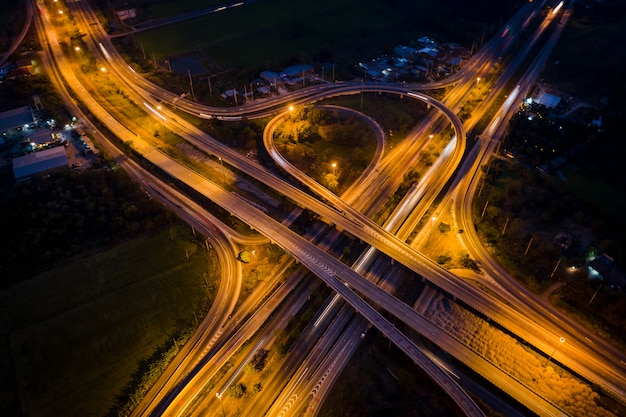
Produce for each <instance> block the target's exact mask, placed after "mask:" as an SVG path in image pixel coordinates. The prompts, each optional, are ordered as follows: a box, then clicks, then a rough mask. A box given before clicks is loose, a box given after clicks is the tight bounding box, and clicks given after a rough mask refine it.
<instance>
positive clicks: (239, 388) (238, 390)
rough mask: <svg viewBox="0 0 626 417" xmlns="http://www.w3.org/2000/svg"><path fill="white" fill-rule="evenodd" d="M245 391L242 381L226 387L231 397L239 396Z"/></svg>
mask: <svg viewBox="0 0 626 417" xmlns="http://www.w3.org/2000/svg"><path fill="white" fill-rule="evenodd" d="M245 393H246V386H245V385H244V384H242V383H239V384H237V385H231V386H230V387H228V394H229V395H230V396H231V397H233V398H237V399H239V398H241V397H243V396H244V394H245Z"/></svg>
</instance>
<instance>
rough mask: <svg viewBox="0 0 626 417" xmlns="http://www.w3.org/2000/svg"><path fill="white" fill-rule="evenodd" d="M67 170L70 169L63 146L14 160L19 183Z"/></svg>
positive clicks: (14, 172) (14, 173) (16, 177)
mask: <svg viewBox="0 0 626 417" xmlns="http://www.w3.org/2000/svg"><path fill="white" fill-rule="evenodd" d="M67 169H69V163H68V160H67V155H66V153H65V148H64V147H63V146H57V147H55V148H52V149H46V150H44V151H40V152H35V153H31V154H29V155H25V156H19V157H17V158H15V159H13V175H14V176H15V179H16V180H17V181H24V180H27V179H29V178H30V177H32V176H33V175H42V174H47V173H51V172H57V171H63V170H67Z"/></svg>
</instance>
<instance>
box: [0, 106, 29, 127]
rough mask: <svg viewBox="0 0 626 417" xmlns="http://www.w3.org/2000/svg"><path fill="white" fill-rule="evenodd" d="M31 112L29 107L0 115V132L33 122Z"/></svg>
mask: <svg viewBox="0 0 626 417" xmlns="http://www.w3.org/2000/svg"><path fill="white" fill-rule="evenodd" d="M34 120H35V119H34V118H33V112H32V111H31V109H30V107H29V106H24V107H18V108H15V109H12V110H7V111H4V112H2V113H0V132H4V131H5V130H9V129H15V128H16V127H23V126H25V125H27V124H30V123H33V122H34Z"/></svg>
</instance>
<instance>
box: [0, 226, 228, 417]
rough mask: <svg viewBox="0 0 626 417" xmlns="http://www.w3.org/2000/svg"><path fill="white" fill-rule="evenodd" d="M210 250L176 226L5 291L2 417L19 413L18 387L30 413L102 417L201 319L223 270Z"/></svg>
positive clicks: (2, 296)
mask: <svg viewBox="0 0 626 417" xmlns="http://www.w3.org/2000/svg"><path fill="white" fill-rule="evenodd" d="M171 237H173V239H171ZM203 248H204V247H203V246H201V245H198V244H196V243H194V241H193V236H191V231H189V230H187V228H184V229H181V228H180V227H173V228H172V229H165V230H163V231H161V232H159V233H156V234H153V235H145V236H142V237H139V238H136V239H133V240H131V241H129V242H127V243H125V244H122V245H119V246H116V247H114V248H112V249H110V250H107V251H104V252H99V253H95V254H93V255H90V256H86V257H84V258H81V259H77V260H75V261H73V262H70V263H67V264H64V265H61V266H58V267H56V268H53V269H51V270H49V271H48V272H45V273H43V274H40V275H38V276H36V277H34V278H32V279H30V280H28V281H24V282H22V283H20V284H19V285H15V286H13V287H11V288H10V289H8V290H6V291H4V292H3V293H2V294H0V305H2V306H3V315H2V322H1V326H0V328H1V329H2V334H3V343H2V345H1V353H2V355H1V357H2V363H3V366H2V368H3V369H4V370H5V371H4V372H3V378H2V380H3V381H5V383H3V389H2V392H4V393H7V394H4V395H3V396H2V398H1V402H2V409H3V410H4V411H5V412H9V410H12V411H10V413H9V414H5V415H19V412H18V405H17V404H16V399H15V397H13V396H12V395H11V393H13V394H14V393H15V392H14V391H13V390H14V389H16V390H18V391H19V393H20V398H21V399H22V404H23V407H24V408H23V409H22V411H23V412H24V413H25V415H59V416H61V415H67V416H69V415H75V416H79V415H82V416H87V415H89V416H98V415H101V416H102V415H105V414H106V412H107V411H108V409H109V408H111V407H112V406H113V405H114V401H115V399H116V397H117V396H118V395H120V393H121V392H122V390H124V389H125V388H126V386H127V384H129V383H130V381H131V377H132V376H133V374H134V373H135V372H137V370H138V368H139V366H140V362H141V361H142V360H144V359H146V358H148V357H150V356H151V355H152V353H153V352H154V351H155V349H156V348H157V347H158V346H160V345H164V344H167V343H168V342H171V340H170V339H172V338H174V337H177V336H178V334H179V333H180V332H181V331H184V330H186V329H187V328H188V327H191V326H193V325H195V322H194V313H195V314H196V315H197V316H198V317H203V312H204V310H205V308H206V306H207V305H208V303H210V299H211V298H212V297H213V296H214V290H215V285H216V282H215V280H216V272H217V271H216V266H214V265H212V263H211V262H210V261H209V258H208V257H207V253H206V251H205V250H204V249H203ZM185 251H187V253H189V261H187V260H186V253H185ZM205 274H206V276H208V277H209V280H210V283H211V285H209V286H208V290H209V291H210V293H209V294H207V290H206V289H205V288H204V282H205V281H204V279H205V278H204V277H205Z"/></svg>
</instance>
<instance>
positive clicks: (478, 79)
mask: <svg viewBox="0 0 626 417" xmlns="http://www.w3.org/2000/svg"><path fill="white" fill-rule="evenodd" d="M478 84H480V77H478V78H476V87H478Z"/></svg>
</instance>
